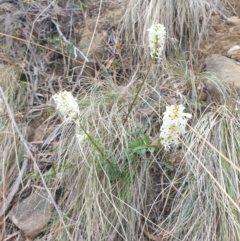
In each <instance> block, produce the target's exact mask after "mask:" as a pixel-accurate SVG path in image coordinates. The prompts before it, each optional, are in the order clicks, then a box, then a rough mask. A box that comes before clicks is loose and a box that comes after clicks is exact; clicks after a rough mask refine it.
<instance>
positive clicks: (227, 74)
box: [206, 54, 240, 88]
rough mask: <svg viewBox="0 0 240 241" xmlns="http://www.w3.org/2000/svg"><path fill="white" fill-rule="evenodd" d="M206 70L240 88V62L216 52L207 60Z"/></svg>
mask: <svg viewBox="0 0 240 241" xmlns="http://www.w3.org/2000/svg"><path fill="white" fill-rule="evenodd" d="M206 71H207V72H210V73H214V74H216V75H217V76H218V77H219V78H220V79H221V80H222V81H224V82H226V83H229V84H231V85H233V86H234V87H237V88H240V63H237V62H236V61H234V60H233V59H230V58H228V57H224V56H221V55H217V54H214V55H212V56H211V57H209V58H207V60H206Z"/></svg>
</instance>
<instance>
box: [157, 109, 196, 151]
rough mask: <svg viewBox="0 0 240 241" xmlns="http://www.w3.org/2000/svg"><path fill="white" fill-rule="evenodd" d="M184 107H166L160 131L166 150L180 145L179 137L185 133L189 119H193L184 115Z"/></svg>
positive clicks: (187, 114) (188, 115)
mask: <svg viewBox="0 0 240 241" xmlns="http://www.w3.org/2000/svg"><path fill="white" fill-rule="evenodd" d="M184 109H185V108H184V106H183V105H171V106H167V107H166V111H165V112H164V114H163V124H162V126H161V129H160V138H161V142H162V144H163V146H164V147H165V149H166V150H169V148H170V147H171V146H173V145H177V144H179V140H178V138H179V136H180V135H182V134H184V133H185V128H186V125H187V122H188V119H191V118H192V115H191V114H189V113H183V110H184Z"/></svg>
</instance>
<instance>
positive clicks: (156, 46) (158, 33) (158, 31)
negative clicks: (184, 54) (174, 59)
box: [147, 23, 166, 60]
mask: <svg viewBox="0 0 240 241" xmlns="http://www.w3.org/2000/svg"><path fill="white" fill-rule="evenodd" d="M147 31H149V47H150V51H151V52H150V54H151V56H152V58H153V57H156V58H158V59H159V60H161V56H162V51H163V47H164V43H165V37H166V30H165V27H164V26H163V25H162V24H160V23H157V24H154V25H152V26H151V28H149V29H148V30H147Z"/></svg>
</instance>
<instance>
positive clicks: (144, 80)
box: [123, 52, 156, 125]
mask: <svg viewBox="0 0 240 241" xmlns="http://www.w3.org/2000/svg"><path fill="white" fill-rule="evenodd" d="M155 58H156V52H155V53H154V54H153V57H152V60H151V62H150V64H149V66H148V69H147V73H146V75H145V77H144V79H143V81H142V83H141V85H140V87H139V88H138V90H137V93H136V95H135V97H134V99H133V102H132V103H131V105H130V108H129V111H128V113H127V116H126V118H125V120H124V121H123V125H125V123H126V122H127V119H128V117H129V115H130V113H131V111H132V109H133V106H134V104H135V102H136V100H137V98H138V96H139V94H140V92H141V90H142V88H143V85H144V84H145V82H146V80H147V76H148V74H149V72H150V70H151V68H152V65H153V61H154V60H155Z"/></svg>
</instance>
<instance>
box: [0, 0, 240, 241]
mask: <svg viewBox="0 0 240 241" xmlns="http://www.w3.org/2000/svg"><path fill="white" fill-rule="evenodd" d="M26 2H27V1H26ZM30 2H31V1H30ZM73 2H74V1H69V3H66V2H65V1H59V3H58V4H54V3H53V6H52V7H50V8H49V9H46V5H45V3H44V1H42V5H41V4H40V5H41V6H40V5H39V4H38V3H34V2H33V3H29V5H28V6H27V7H28V11H29V13H31V11H32V12H34V14H33V15H31V14H27V13H26V12H25V11H24V10H26V9H24V8H26V5H24V4H21V6H20V7H21V8H22V9H21V11H20V10H19V6H16V4H15V3H12V1H9V2H7V1H4V2H3V1H2V2H1V1H0V19H1V21H0V24H1V25H0V27H1V28H2V29H1V32H3V33H7V34H9V35H13V34H14V38H15V39H11V37H9V36H6V35H3V37H4V40H2V41H6V46H7V48H8V51H9V53H10V54H9V59H7V58H6V57H4V59H3V61H2V62H3V63H2V64H3V65H4V64H7V63H13V64H15V65H18V66H20V67H21V68H22V69H24V71H25V73H26V76H28V78H29V79H30V82H31V84H33V85H35V89H34V93H33V95H34V98H33V99H32V100H29V101H30V106H32V109H30V110H29V111H28V113H27V118H28V120H29V122H28V123H29V126H28V129H27V131H28V134H27V136H28V141H29V142H30V143H31V144H32V145H34V146H35V147H37V148H40V147H41V144H42V143H43V142H44V141H45V139H46V137H47V136H48V135H49V133H50V132H51V129H49V128H48V123H47V122H44V121H46V118H47V114H46V113H45V111H44V108H43V109H41V106H43V105H44V104H46V103H48V101H49V100H50V96H51V95H52V94H53V93H55V92H57V91H58V90H59V89H60V87H59V86H63V85H65V86H66V85H68V86H69V88H73V87H74V88H75V92H76V93H82V92H83V91H84V90H83V89H81V87H79V86H74V83H75V82H76V80H77V79H78V77H79V73H80V71H81V68H82V66H83V62H84V56H85V55H87V53H88V48H87V46H89V42H91V40H92V39H91V38H92V34H93V32H94V31H95V35H94V36H95V37H94V39H93V42H92V43H91V44H92V46H93V47H92V48H91V49H90V52H89V54H88V56H91V57H90V59H89V60H90V61H89V62H88V63H87V67H86V68H85V70H84V71H85V72H86V75H88V76H89V75H90V76H91V77H92V78H95V79H96V78H97V77H98V76H99V75H102V76H104V78H110V79H111V80H113V81H114V82H116V83H117V82H119V81H120V80H121V78H120V77H119V76H118V73H119V70H118V68H117V66H116V65H115V62H116V61H115V60H117V61H122V60H121V59H119V55H118V53H119V52H121V45H120V41H119V40H118V33H117V27H118V23H119V21H120V19H121V18H122V17H123V15H124V12H125V9H124V5H123V4H122V1H105V2H104V3H103V4H104V6H102V12H101V13H100V15H99V16H100V18H99V22H98V25H97V28H96V29H95V23H96V19H98V14H99V13H98V11H99V7H100V6H99V2H97V3H96V1H91V4H89V5H88V7H87V9H86V11H85V12H82V11H80V10H79V9H77V8H76V11H72V12H71V14H70V15H68V13H66V12H64V11H63V10H64V8H67V7H72V6H75V5H74V3H73ZM71 4H72V5H71ZM234 10H235V14H234V15H233V16H219V15H214V16H212V17H211V19H210V21H209V26H208V38H207V39H206V40H204V41H203V43H202V44H201V45H200V46H199V49H198V55H199V65H198V66H196V67H195V68H196V69H201V71H202V72H206V71H207V72H213V73H216V74H217V75H219V76H220V77H221V78H222V80H223V82H225V83H230V84H231V85H233V86H235V87H237V88H240V78H239V76H240V2H238V0H236V2H235V7H234ZM36 12H37V13H41V12H43V14H42V16H43V19H39V21H36V25H35V26H37V29H34V30H33V29H32V28H31V26H32V25H26V24H25V23H26V22H27V21H29V22H31V21H33V19H34V18H33V16H35V15H36ZM113 13H114V14H113ZM53 15H54V16H57V17H58V22H56V19H55V18H53V17H52V16H53ZM7 16H17V17H16V18H17V20H16V21H10V20H9V18H7ZM79 16H80V17H79ZM4 18H5V20H4V21H3V19H4ZM20 19H21V20H22V19H24V21H23V20H22V22H21V23H20ZM70 19H71V21H72V25H74V28H73V29H74V30H73V31H72V32H71V31H69V29H70V27H72V25H71V26H68V22H69V21H70ZM58 26H61V27H62V28H61V31H62V34H63V35H64V36H66V37H67V36H68V37H69V36H74V38H75V41H76V42H75V43H74V44H75V45H74V44H72V45H71V44H69V46H66V43H63V42H62V41H59V39H57V37H56V35H57V33H58V34H59V33H60V31H59V29H58ZM64 26H66V27H65V28H64ZM43 29H44V30H45V34H46V32H47V33H49V35H48V36H46V35H44V34H43V31H42V30H43ZM29 37H32V38H33V39H34V41H35V40H36V41H35V42H36V44H43V45H44V46H45V48H47V49H48V50H49V49H50V51H40V52H38V51H37V48H35V47H36V46H35V47H33V48H30V49H29V50H28V51H30V52H31V54H32V55H31V56H34V59H32V60H29V59H27V58H23V56H22V52H21V50H23V49H24V50H26V49H25V48H26V43H24V44H23V43H22V42H21V41H19V39H21V38H23V39H25V41H27V40H28V39H29ZM49 37H51V39H49ZM63 45H64V48H63ZM74 46H77V49H79V50H81V51H82V53H83V54H81V53H79V52H78V57H77V60H76V59H74V58H73V56H72V57H71V58H70V59H68V58H65V56H69V55H74V54H75V52H74V50H76V51H78V50H77V49H74ZM16 49H17V51H16ZM45 50H46V49H45ZM52 50H53V51H52ZM69 51H70V52H69ZM58 52H61V53H63V54H64V55H65V56H64V57H63V58H62V57H61V58H60V57H59V53H58ZM109 56H112V57H110V58H109ZM43 63H44V64H43ZM123 66H125V71H126V74H127V61H126V62H124V63H123ZM69 69H71V70H72V71H69ZM109 72H110V73H111V74H110V75H109ZM37 75H38V76H39V79H36V76H37ZM26 76H25V77H26ZM69 79H71V80H70V81H69ZM200 91H202V92H203V95H200V98H202V100H203V101H210V102H211V101H217V102H221V101H222V98H221V91H219V89H216V88H215V86H213V85H211V84H209V83H208V82H205V83H203V85H202V89H201V88H200ZM36 106H37V107H36ZM42 123H44V124H42ZM56 124H59V123H56ZM45 130H47V132H46V131H45ZM41 148H42V147H41ZM41 158H42V157H39V159H38V161H39V162H41V160H40V159H41ZM42 168H43V169H44V167H42ZM13 181H14V180H12V182H13ZM29 193H31V191H29ZM39 193H40V192H39ZM39 193H38V194H36V192H33V193H32V194H30V195H28V194H27V195H26V196H27V198H24V199H23V198H22V199H23V200H22V201H21V199H20V201H19V202H18V200H16V199H13V200H14V202H13V203H12V204H11V205H10V206H9V207H8V208H7V210H9V213H8V215H7V217H8V218H9V220H10V221H8V223H7V225H8V228H9V227H10V228H9V230H14V233H8V234H7V235H5V234H3V233H2V234H0V239H1V240H4V241H7V240H8V241H11V240H12V241H13V240H24V237H23V236H22V235H21V232H23V233H24V234H25V237H27V238H26V240H31V239H33V238H34V237H36V236H37V235H38V234H39V233H40V232H42V230H43V229H44V227H45V226H46V225H47V224H48V222H49V220H50V216H51V215H50V213H51V212H50V210H51V209H52V208H53V206H52V203H51V201H49V200H48V201H46V199H47V198H46V193H43V194H41V195H40V194H39ZM1 195H3V193H1ZM4 196H5V197H6V196H7V195H6V193H5V194H4ZM3 203H4V198H1V205H2V207H1V210H0V211H3ZM36 203H37V204H38V208H37V209H35V208H30V207H34V206H36ZM26 207H28V209H27V212H26ZM46 207H48V208H46ZM1 217H2V224H3V223H4V222H3V219H4V217H3V213H2V216H1ZM36 217H37V218H36ZM36 219H37V223H35V221H36ZM10 223H13V224H14V225H16V227H17V228H18V229H16V228H12V227H11V225H10ZM1 230H2V232H3V230H4V228H2V229H1ZM19 230H20V231H21V232H20V231H19ZM146 236H147V237H148V238H149V239H148V240H160V239H158V237H155V236H151V235H150V234H149V233H147V232H146ZM17 237H18V238H17Z"/></svg>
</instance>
